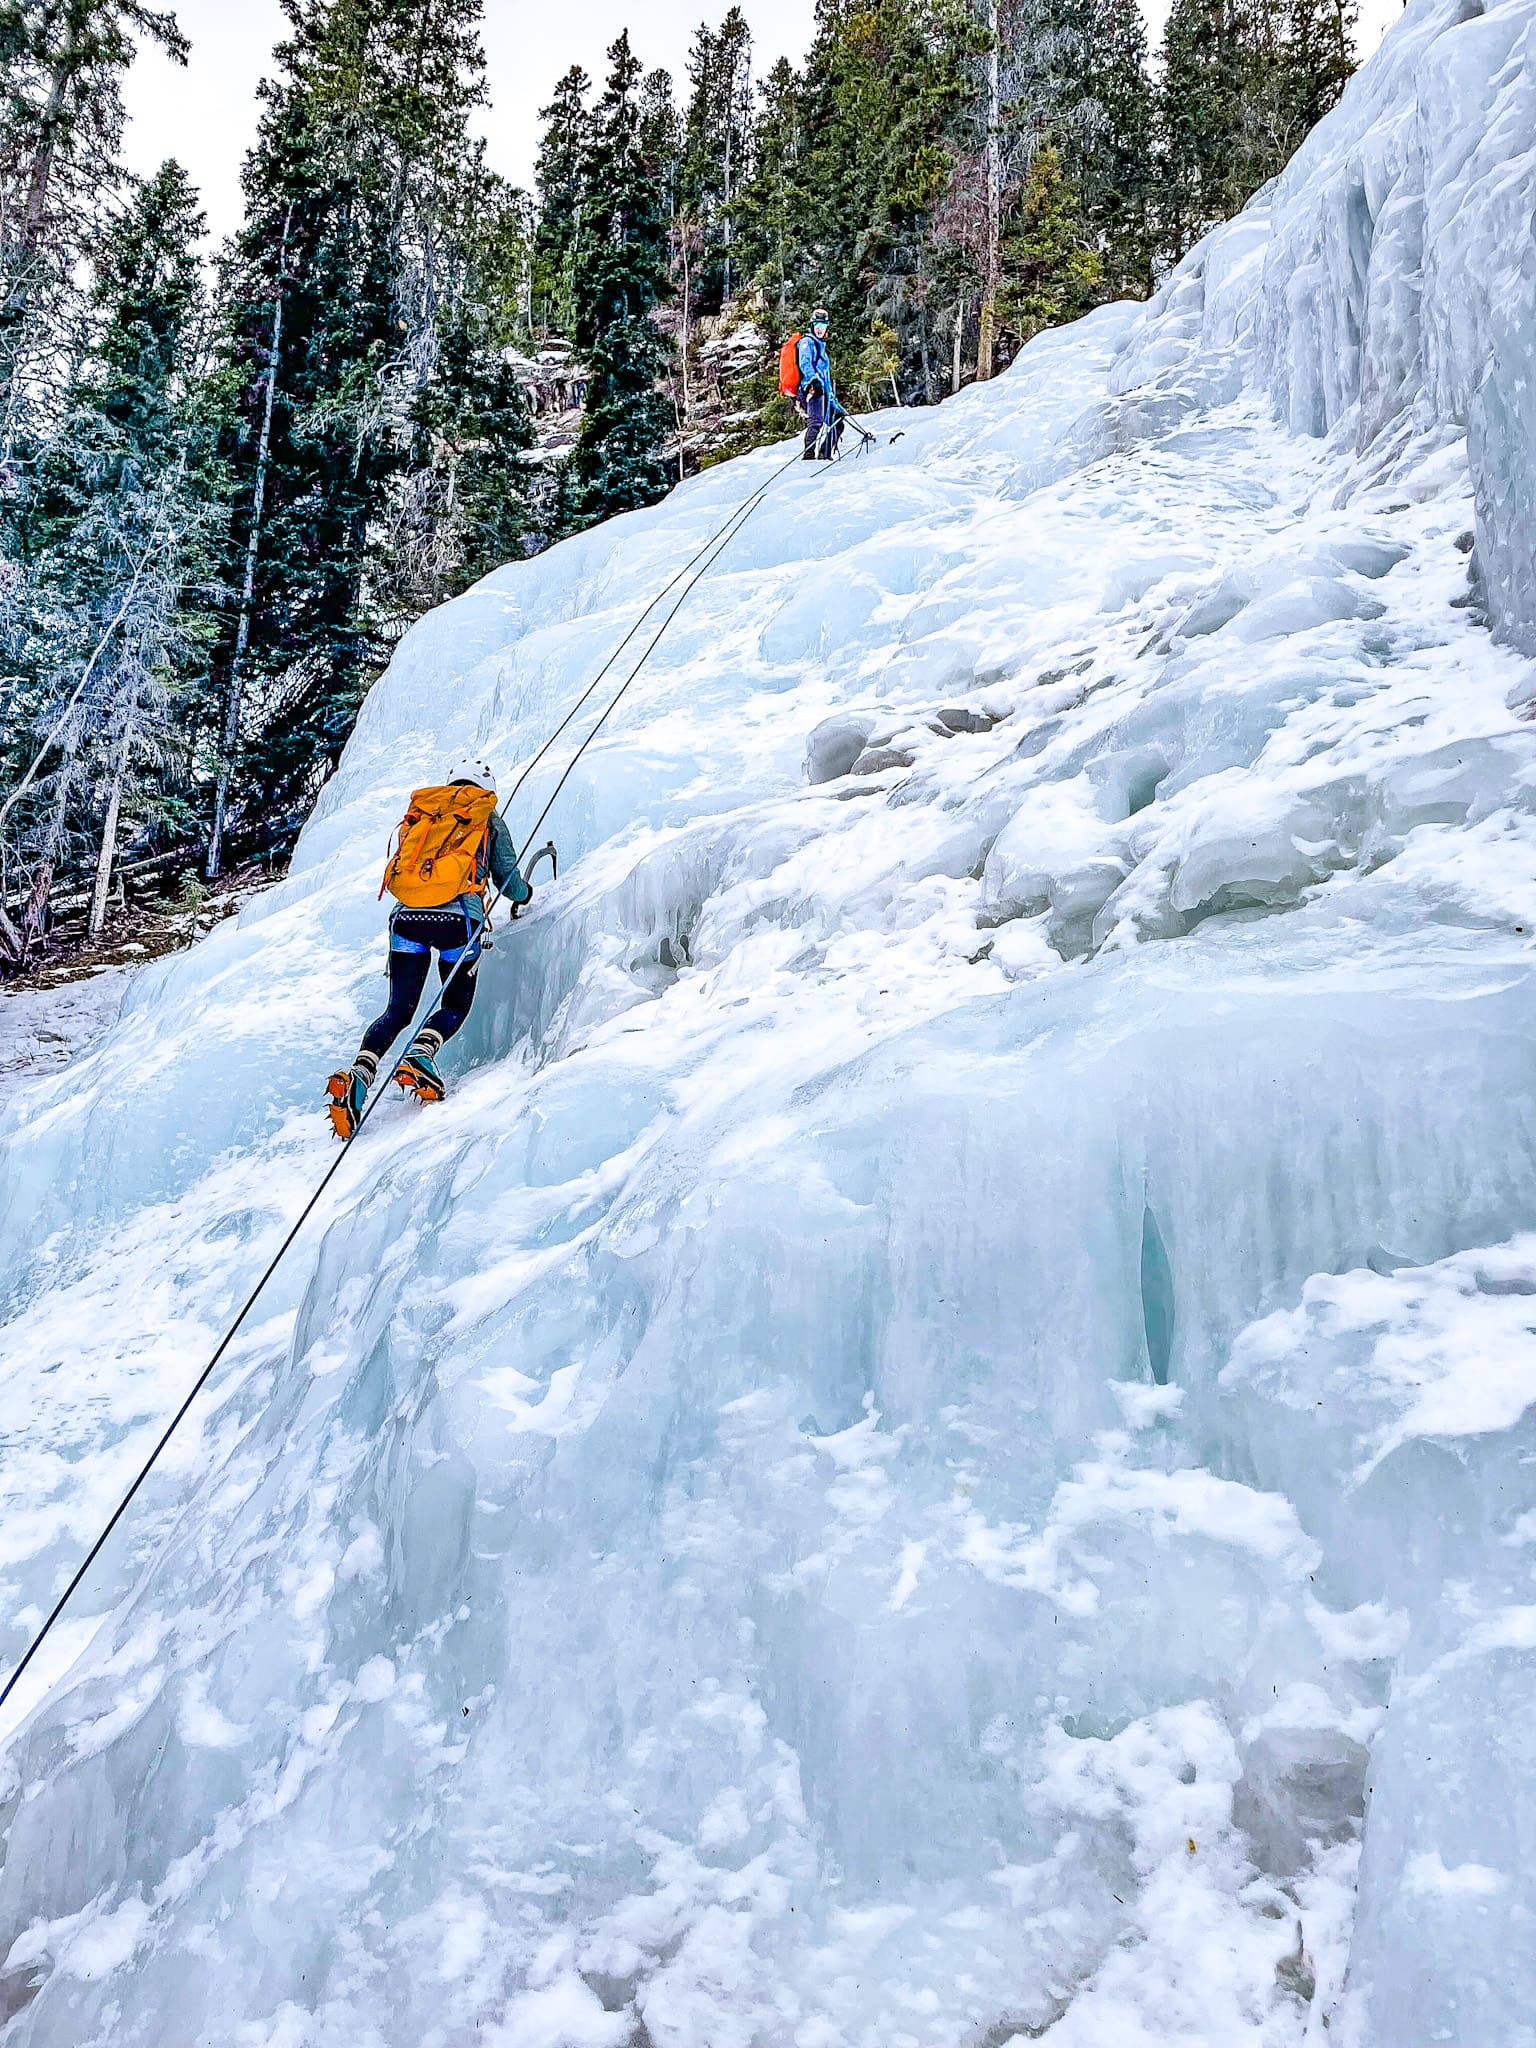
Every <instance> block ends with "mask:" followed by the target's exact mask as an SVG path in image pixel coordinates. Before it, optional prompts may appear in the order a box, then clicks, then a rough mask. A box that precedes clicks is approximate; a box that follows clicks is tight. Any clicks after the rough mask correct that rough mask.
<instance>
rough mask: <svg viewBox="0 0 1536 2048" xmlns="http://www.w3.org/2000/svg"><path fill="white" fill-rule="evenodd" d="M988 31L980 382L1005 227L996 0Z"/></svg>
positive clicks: (990, 2) (987, 357)
mask: <svg viewBox="0 0 1536 2048" xmlns="http://www.w3.org/2000/svg"><path fill="white" fill-rule="evenodd" d="M987 29H988V32H989V33H990V35H991V37H992V47H991V49H990V50H989V51H988V52H987V263H986V280H985V283H984V284H983V287H982V295H981V324H980V331H979V332H978V334H977V337H976V377H977V381H978V382H982V381H984V380H985V379H986V378H988V377H990V376H991V375H992V357H993V352H994V350H995V348H996V345H997V283H998V270H999V262H998V255H999V245H1000V243H1001V240H1002V226H1003V220H1002V216H1003V179H1002V146H1003V143H1002V119H1003V116H1002V107H1001V106H1000V104H999V100H1000V96H1001V95H1000V70H999V59H1000V52H999V50H998V36H997V0H987Z"/></svg>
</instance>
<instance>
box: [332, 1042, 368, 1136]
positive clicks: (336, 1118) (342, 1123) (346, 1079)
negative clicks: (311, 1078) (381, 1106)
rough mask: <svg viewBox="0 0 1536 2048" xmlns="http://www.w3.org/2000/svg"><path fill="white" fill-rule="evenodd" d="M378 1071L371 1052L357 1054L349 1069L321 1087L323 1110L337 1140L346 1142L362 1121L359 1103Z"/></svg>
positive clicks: (346, 1068)
mask: <svg viewBox="0 0 1536 2048" xmlns="http://www.w3.org/2000/svg"><path fill="white" fill-rule="evenodd" d="M378 1071H379V1063H378V1060H377V1059H376V1058H375V1057H374V1055H373V1054H372V1053H371V1052H360V1053H359V1054H358V1056H357V1058H356V1059H355V1060H354V1061H353V1062H352V1064H351V1066H350V1067H342V1068H341V1069H340V1070H339V1071H338V1072H337V1073H334V1074H332V1076H331V1078H330V1079H329V1081H327V1082H326V1084H325V1093H326V1097H327V1101H326V1109H327V1110H328V1112H329V1114H330V1119H331V1127H332V1129H333V1130H334V1131H335V1133H336V1135H337V1137H338V1138H343V1139H345V1138H350V1137H351V1135H352V1133H353V1132H354V1131H355V1130H356V1129H357V1127H358V1125H359V1124H360V1123H361V1122H362V1120H363V1103H364V1101H365V1100H366V1098H367V1094H368V1090H369V1089H370V1088H371V1087H372V1086H373V1082H374V1077H375V1075H376V1074H377V1073H378Z"/></svg>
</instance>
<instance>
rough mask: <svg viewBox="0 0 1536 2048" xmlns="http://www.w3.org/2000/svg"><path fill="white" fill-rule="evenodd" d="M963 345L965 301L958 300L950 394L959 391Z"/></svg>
mask: <svg viewBox="0 0 1536 2048" xmlns="http://www.w3.org/2000/svg"><path fill="white" fill-rule="evenodd" d="M964 343H965V301H964V299H960V300H959V301H957V303H956V306H955V367H954V373H953V375H952V376H951V378H950V383H949V388H950V390H951V392H955V391H958V390H959V389H960V351H961V349H962V347H963V346H964Z"/></svg>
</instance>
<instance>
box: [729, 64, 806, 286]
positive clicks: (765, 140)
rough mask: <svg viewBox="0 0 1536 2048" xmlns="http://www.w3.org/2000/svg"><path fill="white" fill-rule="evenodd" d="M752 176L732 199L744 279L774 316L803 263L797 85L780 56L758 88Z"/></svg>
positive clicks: (800, 114) (791, 69) (800, 117)
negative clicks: (759, 291) (752, 283)
mask: <svg viewBox="0 0 1536 2048" xmlns="http://www.w3.org/2000/svg"><path fill="white" fill-rule="evenodd" d="M758 94H759V98H760V100H761V106H760V108H759V111H758V115H757V120H756V124H755V126H754V129H753V136H752V148H751V162H752V174H751V176H750V178H749V179H748V180H747V182H746V184H745V185H744V186H743V188H742V191H741V194H740V196H739V198H738V200H737V206H736V217H737V223H738V227H739V229H740V235H741V242H740V256H741V263H742V266H743V271H744V274H745V275H747V276H749V277H755V278H756V279H757V281H758V283H759V285H760V286H761V287H762V289H763V291H764V293H765V294H766V296H767V298H768V301H769V304H770V305H771V306H772V307H773V309H774V311H775V313H776V314H777V315H778V319H779V323H780V325H782V324H783V322H784V319H785V315H786V314H787V312H788V310H789V300H790V281H791V279H792V278H793V277H795V276H796V275H797V274H798V272H799V270H800V266H801V263H802V260H803V243H802V234H803V227H804V216H803V213H802V210H801V207H800V204H799V194H798V189H797V184H798V176H799V165H800V158H801V154H802V151H803V149H804V133H803V112H802V107H801V90H800V80H799V78H798V76H797V75H796V73H795V70H794V67H793V66H792V65H791V64H790V62H789V60H788V58H787V57H781V58H780V59H779V60H778V62H777V63H776V64H775V65H774V67H773V69H772V70H771V71H770V72H769V74H768V76H767V78H766V79H765V80H764V81H763V83H762V84H761V85H760V86H759V87H758Z"/></svg>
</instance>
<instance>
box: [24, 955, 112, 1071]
mask: <svg viewBox="0 0 1536 2048" xmlns="http://www.w3.org/2000/svg"><path fill="white" fill-rule="evenodd" d="M133 971H134V970H133V969H132V968H131V967H102V968H97V969H96V970H95V971H94V972H93V973H90V974H81V975H77V976H75V977H74V978H73V979H72V980H69V981H61V982H59V983H58V984H57V985H55V986H54V987H52V988H27V989H4V988H0V1081H4V1082H5V1083H6V1085H7V1086H8V1087H13V1086H15V1084H16V1076H17V1075H18V1074H23V1073H25V1074H28V1075H30V1074H33V1073H38V1072H43V1071H45V1070H50V1069H52V1068H55V1067H62V1066H65V1065H66V1064H67V1063H68V1062H69V1061H70V1060H72V1059H73V1058H74V1056H75V1054H76V1053H77V1052H79V1051H81V1050H82V1048H83V1047H86V1046H89V1045H94V1044H95V1042H96V1040H97V1039H99V1038H100V1037H101V1036H102V1035H103V1034H104V1033H105V1032H106V1030H107V1028H108V1027H109V1026H110V1025H111V1023H112V1022H113V1020H114V1019H115V1018H116V1016H117V1013H118V1011H119V1010H120V1009H121V1008H122V1003H123V995H124V993H125V990H126V987H127V982H128V978H129V976H130V975H131V974H132V973H133Z"/></svg>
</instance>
